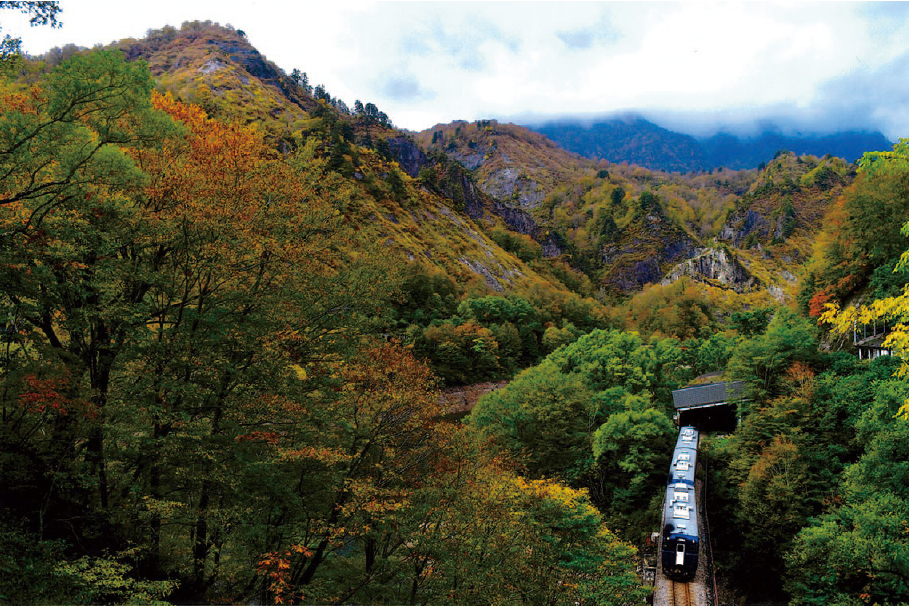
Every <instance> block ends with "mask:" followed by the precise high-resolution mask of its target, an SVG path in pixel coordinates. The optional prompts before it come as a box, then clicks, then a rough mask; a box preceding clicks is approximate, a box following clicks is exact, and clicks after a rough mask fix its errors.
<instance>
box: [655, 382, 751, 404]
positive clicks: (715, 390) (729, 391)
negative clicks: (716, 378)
mask: <svg viewBox="0 0 909 607" xmlns="http://www.w3.org/2000/svg"><path fill="white" fill-rule="evenodd" d="M744 393H745V382H743V381H731V382H718V383H715V384H706V385H703V386H691V387H690V388H682V389H681V390H673V392H672V404H673V405H674V406H675V408H676V409H689V408H691V407H705V406H709V405H721V404H724V403H728V402H729V401H732V400H735V399H738V398H742V396H744Z"/></svg>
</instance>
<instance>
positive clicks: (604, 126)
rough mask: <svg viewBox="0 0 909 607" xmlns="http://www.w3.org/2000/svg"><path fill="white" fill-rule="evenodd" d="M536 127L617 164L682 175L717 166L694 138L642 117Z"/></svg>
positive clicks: (570, 146)
mask: <svg viewBox="0 0 909 607" xmlns="http://www.w3.org/2000/svg"><path fill="white" fill-rule="evenodd" d="M532 128H533V130H535V131H537V132H538V133H542V134H543V135H546V136H547V137H549V138H550V139H551V140H553V141H554V142H556V143H557V144H559V145H560V146H562V147H563V148H565V149H566V150H568V151H570V152H575V153H576V154H580V155H582V156H586V157H588V158H603V159H605V160H608V161H609V162H614V163H616V164H619V163H622V162H627V163H628V164H636V165H638V166H642V167H645V168H648V169H653V170H663V171H677V172H682V173H687V172H690V171H703V170H707V169H710V168H712V166H713V165H711V163H710V160H709V159H708V157H707V155H706V153H705V150H704V148H703V146H701V145H700V144H699V143H698V141H697V140H696V139H695V138H694V137H691V136H690V135H683V134H681V133H674V132H672V131H669V130H666V129H664V128H662V127H659V126H657V125H655V124H653V123H652V122H648V121H646V120H644V119H643V118H640V117H638V116H626V117H624V118H618V119H615V120H608V121H605V122H597V123H595V124H592V125H591V126H589V127H585V126H583V125H581V124H578V123H568V122H559V123H550V124H546V125H543V126H540V127H532ZM755 166H757V165H755ZM741 168H751V167H741Z"/></svg>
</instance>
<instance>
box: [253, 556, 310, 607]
mask: <svg viewBox="0 0 909 607" xmlns="http://www.w3.org/2000/svg"><path fill="white" fill-rule="evenodd" d="M295 555H299V556H302V557H303V558H304V559H308V558H309V557H311V556H312V555H313V551H312V550H310V549H309V548H307V547H306V546H302V545H300V544H293V545H291V547H290V548H289V549H287V550H284V551H283V552H269V553H268V554H266V555H264V556H263V557H262V560H260V561H259V563H258V566H257V567H256V573H258V574H259V575H261V576H264V577H267V578H268V579H269V580H271V581H270V582H269V584H268V589H269V590H270V591H271V593H272V595H273V596H274V601H275V605H283V604H284V603H286V602H288V601H292V600H294V599H296V600H297V601H299V600H301V599H302V598H303V595H295V593H294V588H293V586H292V585H291V581H290V576H291V562H290V560H291V558H293V557H294V556H295Z"/></svg>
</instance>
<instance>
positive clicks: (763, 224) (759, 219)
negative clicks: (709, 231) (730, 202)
mask: <svg viewBox="0 0 909 607" xmlns="http://www.w3.org/2000/svg"><path fill="white" fill-rule="evenodd" d="M780 225H781V224H780ZM772 229H773V226H771V224H770V222H769V221H767V220H766V219H765V218H764V216H763V215H761V214H760V213H758V212H757V211H754V210H752V209H748V211H747V212H746V213H745V214H744V215H739V214H735V215H733V216H731V217H730V218H729V221H728V222H727V223H726V225H724V226H723V229H722V230H721V231H720V234H719V236H718V238H719V239H720V240H725V241H729V242H732V244H733V245H735V246H737V247H738V246H741V244H742V243H743V242H744V241H745V239H746V238H748V236H749V234H751V233H752V232H754V233H756V234H757V235H758V237H760V238H762V239H763V238H766V237H767V236H768V235H769V234H770V232H771V230H772ZM778 229H779V230H780V232H781V233H782V228H781V227H779V226H778Z"/></svg>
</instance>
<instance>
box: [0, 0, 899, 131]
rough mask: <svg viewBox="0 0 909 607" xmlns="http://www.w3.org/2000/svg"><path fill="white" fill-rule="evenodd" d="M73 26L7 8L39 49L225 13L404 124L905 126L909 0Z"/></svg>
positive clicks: (127, 5)
mask: <svg viewBox="0 0 909 607" xmlns="http://www.w3.org/2000/svg"><path fill="white" fill-rule="evenodd" d="M61 6H62V7H63V11H62V13H61V14H60V19H61V21H62V24H63V25H62V27H61V28H59V29H50V28H48V27H35V28H29V27H28V26H27V25H26V24H25V22H24V20H23V19H20V18H19V17H18V15H16V14H15V13H12V12H9V11H5V12H4V13H3V14H2V15H0V25H2V27H3V31H4V33H11V34H13V35H21V36H22V39H23V48H24V50H25V51H26V52H28V53H30V54H33V55H34V54H40V53H43V52H45V51H47V50H48V49H50V48H53V47H54V46H63V45H64V44H67V43H74V44H77V45H80V46H87V47H91V46H95V45H97V44H108V43H110V42H113V41H116V40H120V39H122V38H129V37H132V38H141V37H143V36H144V35H145V32H146V31H147V30H148V29H156V28H160V27H162V26H164V25H174V26H179V25H180V24H181V23H182V22H184V21H187V20H211V21H214V22H217V23H220V24H222V25H226V24H230V25H232V26H234V27H235V28H237V29H241V30H243V31H244V32H245V33H246V35H247V38H248V39H249V41H250V42H251V43H252V44H253V45H254V46H255V47H256V48H257V49H258V50H259V51H260V52H261V53H262V54H263V55H265V56H266V57H267V58H268V59H270V60H271V61H273V62H275V63H276V64H277V65H278V66H279V67H281V68H282V69H284V70H285V71H286V72H288V73H289V72H290V71H291V70H293V69H294V68H298V69H300V70H301V71H303V72H306V73H307V75H308V76H309V79H310V82H311V83H312V84H314V85H315V84H323V85H325V87H326V89H327V90H328V92H329V93H330V94H331V95H332V96H334V97H339V98H341V99H342V100H344V101H345V103H347V105H348V106H351V107H352V106H353V102H354V101H355V100H361V101H362V102H363V103H368V102H372V103H374V104H375V105H376V106H377V107H378V108H379V109H380V110H382V111H383V112H385V113H386V114H387V115H388V116H389V118H390V119H391V120H392V122H394V124H395V125H396V126H399V127H402V128H406V129H410V130H423V129H426V128H430V127H432V126H433V125H435V124H440V123H442V124H444V123H448V122H451V121H453V120H478V119H497V120H500V121H512V122H518V123H523V124H530V123H540V122H544V121H549V120H555V119H560V118H566V117H570V118H579V119H585V120H594V119H596V118H599V117H604V116H610V115H614V114H616V113H628V112H636V113H640V114H642V115H644V116H645V117H647V118H650V119H651V120H654V121H655V122H658V123H659V124H661V125H662V126H666V127H667V128H672V129H673V130H678V131H682V132H686V133H691V134H694V135H702V136H707V135H710V134H713V133H714V132H716V131H717V130H719V129H723V130H727V131H729V132H734V133H736V134H747V132H748V130H749V129H756V128H764V127H766V125H767V124H769V123H773V124H774V125H776V126H777V127H778V128H780V130H782V131H783V132H792V131H795V130H797V131H800V132H812V133H825V132H831V131H836V130H848V129H856V130H862V129H863V130H880V131H881V132H883V134H884V135H885V136H886V137H888V138H889V139H891V140H893V141H895V140H897V139H898V138H900V137H909V3H903V2H883V3H875V2H858V3H850V2H821V3H815V2H780V3H772V2H731V3H712V2H665V3H664V2H660V3H655V2H654V3H651V2H603V3H600V2H577V3H573V2H555V3H550V2H364V1H357V2H345V1H343V0H321V1H319V2H300V1H299V0H298V1H295V2H283V1H280V2H279V1H277V0H275V1H266V0H259V1H256V0H247V1H245V2H238V1H235V0H220V1H210V0H204V1H203V0H200V1H196V0H182V1H172V0H153V1H151V2H123V1H122V0H62V1H61Z"/></svg>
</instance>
